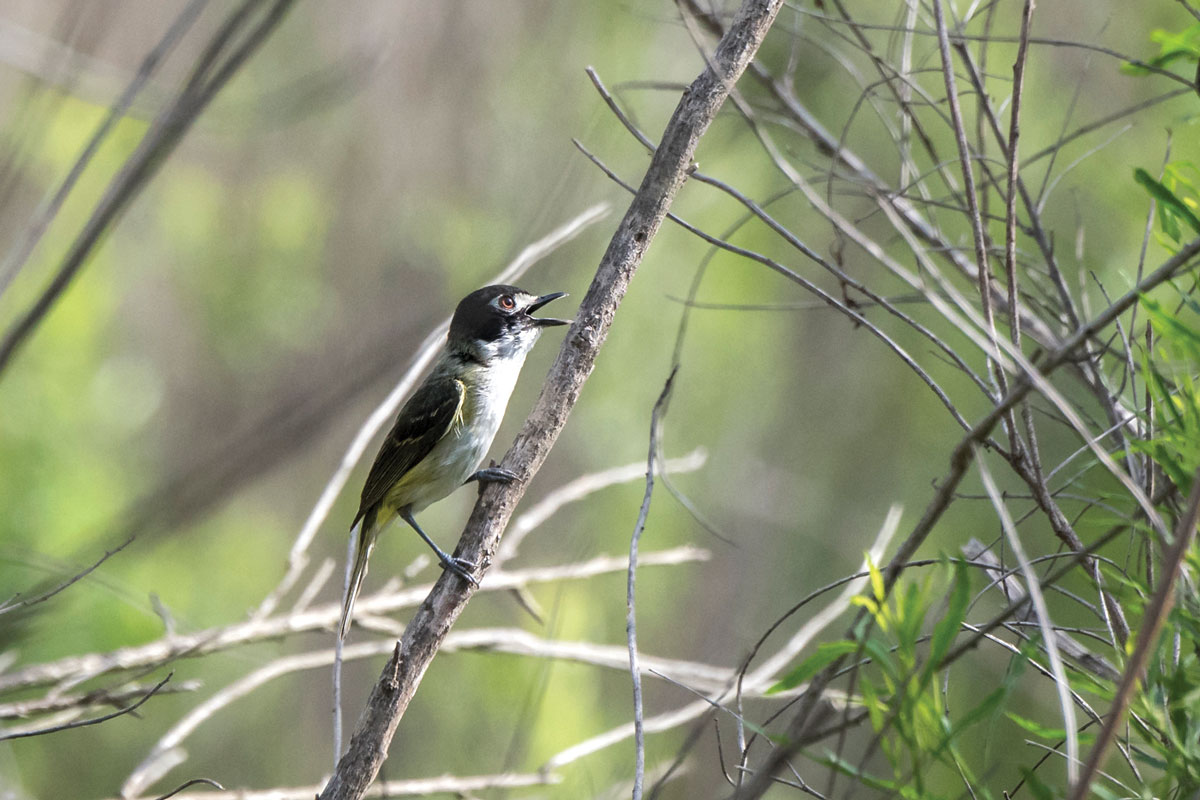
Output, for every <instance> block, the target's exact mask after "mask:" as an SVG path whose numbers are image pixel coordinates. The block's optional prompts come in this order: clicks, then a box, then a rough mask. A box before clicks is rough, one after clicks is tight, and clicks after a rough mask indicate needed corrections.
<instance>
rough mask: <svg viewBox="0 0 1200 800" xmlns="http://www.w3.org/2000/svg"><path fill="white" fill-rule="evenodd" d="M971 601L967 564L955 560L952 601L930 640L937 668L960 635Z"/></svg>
mask: <svg viewBox="0 0 1200 800" xmlns="http://www.w3.org/2000/svg"><path fill="white" fill-rule="evenodd" d="M970 602H971V580H970V577H969V574H968V572H967V565H966V564H964V563H963V562H961V561H955V562H954V583H953V585H952V586H951V588H950V602H949V605H948V606H947V608H946V615H945V616H943V617H942V618H941V620H939V621H938V624H937V625H936V626H934V629H933V637H932V638H931V639H930V641H929V664H930V667H931V668H934V669H936V667H937V665H938V663H939V662H940V661H941V660H942V657H943V656H945V655H946V653H948V652H949V651H950V646H951V645H952V644H954V638H955V637H956V636H958V632H959V630H960V629H961V628H962V623H963V621H964V620H966V618H967V605H968V604H970Z"/></svg>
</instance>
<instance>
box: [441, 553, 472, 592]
mask: <svg viewBox="0 0 1200 800" xmlns="http://www.w3.org/2000/svg"><path fill="white" fill-rule="evenodd" d="M478 566H479V565H478V564H476V563H475V562H474V561H467V560H466V559H465V558H458V557H457V556H451V557H450V558H448V559H443V560H442V568H443V569H448V570H450V571H451V572H453V573H454V574H455V575H457V576H458V577H460V578H462V579H463V580H464V581H466V582H467V583H469V584H471V585H472V586H476V587H478V586H479V581H477V580H475V576H474V575H472V574H471V572H470V570H474V569H477V568H478Z"/></svg>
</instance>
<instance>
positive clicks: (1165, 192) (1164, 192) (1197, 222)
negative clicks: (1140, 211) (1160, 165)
mask: <svg viewBox="0 0 1200 800" xmlns="http://www.w3.org/2000/svg"><path fill="white" fill-rule="evenodd" d="M1133 179H1134V180H1135V181H1137V182H1138V183H1140V184H1141V185H1142V186H1144V187H1146V191H1148V192H1149V193H1150V196H1151V197H1153V198H1154V199H1155V200H1157V201H1158V202H1160V203H1162V204H1163V205H1165V206H1168V207H1169V208H1170V209H1171V211H1172V212H1174V213H1175V214H1176V215H1177V216H1178V217H1179V218H1180V219H1182V220H1183V221H1185V222H1187V224H1188V225H1190V226H1192V230H1194V231H1195V232H1196V233H1198V234H1200V217H1197V216H1196V215H1195V214H1193V213H1192V210H1191V209H1190V208H1188V207H1187V205H1186V204H1184V202H1183V201H1182V200H1180V199H1179V198H1178V197H1176V196H1175V193H1174V192H1172V191H1171V190H1170V189H1168V188H1167V187H1166V186H1163V185H1162V184H1161V183H1159V182H1158V181H1157V180H1155V179H1154V178H1153V177H1152V176H1151V175H1150V173H1149V172H1146V170H1144V169H1142V168H1141V167H1138V168H1137V169H1135V170H1134V171H1133Z"/></svg>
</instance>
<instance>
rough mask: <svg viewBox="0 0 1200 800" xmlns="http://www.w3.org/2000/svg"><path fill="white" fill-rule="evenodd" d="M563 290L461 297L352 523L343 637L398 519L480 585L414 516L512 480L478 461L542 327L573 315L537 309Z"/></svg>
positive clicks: (486, 291) (505, 290)
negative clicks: (469, 491) (458, 494)
mask: <svg viewBox="0 0 1200 800" xmlns="http://www.w3.org/2000/svg"><path fill="white" fill-rule="evenodd" d="M564 294H566V293H565V292H554V293H553V294H545V295H542V296H541V297H537V296H535V295H532V294H530V293H529V292H526V291H523V290H521V289H518V288H517V287H515V286H505V285H496V286H485V287H484V288H482V289H479V290H478V291H474V292H471V294H469V295H467V296H466V297H464V298H463V299H462V302H460V303H459V304H458V308H457V309H455V311H454V319H453V320H452V321H451V323H450V334H449V336H448V337H447V339H446V346H445V348H443V350H442V352H441V355H439V356H438V359H437V362H436V363H435V364H434V366H433V369H432V370H431V371H430V373H429V377H427V378H426V379H425V382H424V383H422V384H421V386H420V387H419V388H418V389H417V390H416V392H414V393H413V395H412V397H410V398H409V400H408V402H407V403H405V404H404V408H402V409H400V414H399V416H398V417H397V418H396V424H395V425H393V426H392V430H391V433H389V434H388V436H387V439H386V440H384V442H383V445H382V446H381V447H380V448H379V455H377V456H375V463H374V464H373V465H371V472H370V474H369V475H368V476H367V482H366V484H365V485H364V486H363V491H362V502H361V503H360V504H359V507H358V514H357V515H356V516H355V517H354V523H353V525H352V526H351V531H353V530H354V528H357V529H358V532H357V537H356V541H357V545H356V547H355V553H354V566H353V568H352V572H351V573H350V582H349V584H348V587H347V592H346V597H345V599H344V601H343V604H342V621H341V625H340V626H339V627H338V635H339V637H341V638H344V637H345V636H346V631H347V630H348V629H349V627H350V614H351V612H352V611H353V609H354V600H355V598H356V597H358V593H359V591H360V590H361V589H362V583H363V578H364V577H365V576H366V574H367V559H368V558H369V557H370V555H371V548H373V547H374V546H375V538H376V537H377V536H378V535H379V531H381V530H382V529H383V528H384V526H386V525H387V524H388V523H389V522H391V521H392V520H393V519H395V518H396V517H400V519H402V520H404V521H405V522H407V523H408V524H409V525H411V526H412V528H413V530H415V531H416V532H417V533H418V534H419V535H420V536H421V538H422V539H424V540H425V542H426V543H427V544H428V545H429V546H430V547H432V548H433V551H434V552H435V553H437V556H438V559H439V560H440V561H441V563H442V566H443V568H445V569H448V570H450V571H451V572H453V573H455V574H456V575H458V576H459V577H461V578H462V579H463V580H465V581H469V582H471V583H476V580H475V578H474V577H472V575H471V573H470V570H473V569H475V567H476V565H475V564H472V563H470V562H468V561H464V560H462V559H456V558H454V557H452V556H450V555H449V554H447V553H446V552H445V551H444V550H442V549H441V548H440V547H438V546H437V545H436V544H434V543H433V540H432V539H430V538H429V536H427V535H426V534H425V531H423V530H421V526H420V525H418V524H417V521H416V520H415V519H414V518H413V515H414V514H415V513H417V512H418V511H420V510H422V509H423V508H425V507H426V506H428V505H429V504H430V503H435V502H437V501H438V500H441V499H442V498H443V497H445V496H446V495H448V494H450V493H451V492H453V491H454V490H455V489H457V488H458V487H459V486H462V485H463V484H464V483H466V482H468V481H473V480H478V481H509V480H512V479H513V477H514V476H513V475H512V474H511V473H509V472H507V471H505V470H502V469H499V468H491V469H480V470H478V471H477V467H478V466H479V463H480V461H481V460H482V459H483V457H484V456H485V455H486V454H487V451H488V448H489V447H491V445H492V439H493V438H495V436H496V430H497V429H498V428H499V427H500V421H501V420H502V419H503V418H504V409H505V407H507V406H508V398H509V397H510V396H511V395H512V391H513V387H514V386H515V385H516V383H517V375H518V374H520V372H521V366H522V365H523V364H524V363H525V356H526V354H527V353H528V352H529V350H530V348H532V347H533V344H534V342H536V341H537V339H538V337H539V336H540V335H541V332H542V328H546V327H549V326H551V325H566V324H568V322H569V320H562V319H551V318H545V317H542V318H538V317H533V316H530V315H531V313H532V312H534V311H536V310H538V309H539V308H541V307H542V306H544V305H546V304H547V303H549V302H550V301H551V300H555V299H557V298H559V297H562V296H563V295H564Z"/></svg>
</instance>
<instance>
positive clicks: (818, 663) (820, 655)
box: [767, 641, 858, 694]
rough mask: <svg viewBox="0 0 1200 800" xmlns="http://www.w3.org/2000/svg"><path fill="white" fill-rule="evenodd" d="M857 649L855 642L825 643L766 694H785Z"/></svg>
mask: <svg viewBox="0 0 1200 800" xmlns="http://www.w3.org/2000/svg"><path fill="white" fill-rule="evenodd" d="M857 649H858V644H857V643H856V642H847V641H838V642H825V643H824V644H821V645H819V646H818V647H817V651H816V652H815V653H813V654H812V655H811V656H809V657H808V658H806V659H804V660H803V661H801V662H800V664H799V665H797V666H796V667H795V668H794V669H793V670H792V671H791V672H789V673H788V674H786V675H784V676H783V678H781V679H780V680H779V682H778V683H776V684H775V685H774V686H772V687H771V688H770V689H767V694H776V693H778V692H785V691H787V690H788V689H794V688H796V687H797V686H799V685H800V684H802V683H804V682H805V681H807V680H810V679H811V678H812V676H814V675H816V674H817V673H818V672H820V671H821V670H823V669H824V668H825V667H827V666H828V665H829V664H831V663H832V662H834V661H836V660H837V659H839V658H841V657H842V656H844V655H846V654H847V653H853V652H854V651H856V650H857Z"/></svg>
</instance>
